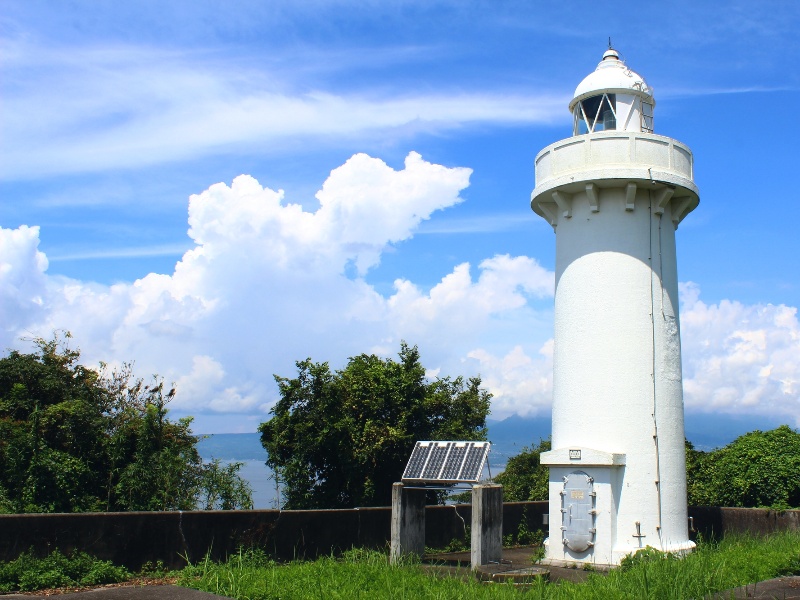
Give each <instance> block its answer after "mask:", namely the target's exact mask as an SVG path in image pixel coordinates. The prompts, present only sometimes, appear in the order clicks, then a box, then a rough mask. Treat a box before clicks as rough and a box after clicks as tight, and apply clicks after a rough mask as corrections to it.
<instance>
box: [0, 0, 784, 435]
mask: <svg viewBox="0 0 800 600" xmlns="http://www.w3.org/2000/svg"><path fill="white" fill-rule="evenodd" d="M0 15H1V16H0V43H1V44H2V59H0V60H1V61H2V62H0V68H2V73H0V101H1V102H2V105H1V106H0V128H2V129H1V130H0V131H1V132H2V134H1V137H0V227H2V230H0V234H2V237H0V251H2V252H0V267H2V268H0V317H1V318H0V343H2V345H3V346H4V347H20V348H25V347H27V346H26V342H24V341H21V340H20V338H21V337H30V336H37V335H41V336H44V337H48V336H49V335H50V334H51V332H52V331H53V330H54V329H68V330H70V331H71V332H72V334H73V336H74V338H73V339H74V343H75V345H78V346H80V348H81V349H82V351H83V353H84V357H85V358H86V359H87V360H88V361H99V360H104V361H106V362H108V363H110V364H111V365H115V364H119V363H121V362H122V361H126V360H134V361H135V362H136V369H137V372H139V373H140V374H142V375H148V374H150V373H155V372H158V373H160V374H162V375H163V376H165V377H166V378H167V379H169V380H174V381H176V382H178V384H179V385H178V397H177V398H176V400H175V401H174V403H173V412H174V413H175V414H176V415H180V414H193V415H195V417H196V419H197V420H196V423H197V426H196V430H198V431H202V432H209V431H253V430H255V426H256V425H257V423H258V422H260V421H261V420H264V419H265V418H266V415H267V412H266V411H267V410H268V408H269V406H270V404H271V403H272V402H273V401H274V400H275V395H276V389H275V386H274V384H273V382H272V377H271V376H272V374H273V373H278V374H281V375H287V376H288V375H292V373H293V363H294V361H295V360H298V359H302V358H305V357H306V356H311V357H312V358H313V359H315V360H320V361H321V360H327V361H330V362H331V364H332V365H334V366H341V365H342V364H343V362H344V360H345V359H346V357H347V356H351V355H353V354H357V353H359V352H362V351H367V352H373V351H374V352H379V353H381V354H384V355H387V356H391V355H393V354H394V353H396V352H397V350H398V349H399V344H400V340H401V339H405V340H407V341H408V342H409V343H412V344H418V345H419V347H420V350H421V352H422V358H423V362H424V363H425V364H426V366H428V367H429V369H430V370H431V374H432V375H434V374H436V373H439V374H442V375H443V374H447V375H458V374H464V375H471V374H476V373H480V374H481V375H482V376H483V378H484V382H485V383H486V384H487V386H488V387H489V388H490V389H491V390H492V391H493V392H494V394H495V403H494V406H493V411H494V416H495V417H496V418H503V417H506V416H509V415H512V414H521V415H541V414H545V413H546V412H547V411H548V410H549V394H550V387H549V386H550V383H549V373H550V370H551V369H552V362H551V357H550V354H549V352H550V350H549V348H550V343H551V342H550V339H551V337H552V270H553V267H554V248H555V240H554V235H553V232H552V230H551V228H550V227H549V226H548V225H547V224H546V223H545V222H544V221H543V220H541V219H539V218H538V217H536V216H535V215H534V214H533V213H532V211H531V210H530V208H529V198H530V192H531V190H532V188H533V186H534V173H533V159H534V157H535V155H536V153H537V152H538V151H539V150H540V149H541V148H543V147H544V146H546V145H548V144H550V143H551V142H554V141H556V140H558V139H561V138H564V137H567V136H569V135H570V133H571V118H570V115H569V112H568V110H567V104H568V102H569V99H570V98H571V96H572V92H573V91H574V89H575V86H576V85H577V84H578V83H579V82H580V81H581V79H583V77H585V76H586V75H587V74H588V73H589V72H591V71H592V70H593V69H594V68H595V66H596V64H597V62H598V61H599V59H600V57H601V55H602V53H603V51H604V50H605V48H606V45H607V40H608V38H609V36H610V37H611V39H612V42H613V45H614V46H615V48H617V49H618V50H619V51H620V53H621V55H622V57H623V58H624V59H625V61H626V63H627V64H628V65H629V66H630V67H631V68H632V69H634V70H636V71H637V72H639V73H640V74H641V75H643V76H644V77H645V79H646V80H647V82H648V84H649V85H650V86H651V87H652V88H654V91H655V92H654V93H655V97H656V101H657V106H656V111H655V130H656V133H660V134H663V135H668V136H671V137H674V138H676V139H678V140H680V141H682V142H684V143H686V144H688V145H689V146H690V147H691V148H692V150H693V151H694V154H695V175H696V183H697V185H698V186H699V188H700V199H701V203H700V206H699V207H698V209H697V210H695V211H694V212H693V213H692V214H691V215H690V216H689V217H688V218H687V219H686V220H684V221H683V223H681V227H680V229H679V231H678V233H677V243H678V261H679V262H678V265H679V279H680V281H681V282H682V290H683V306H682V336H683V345H684V376H685V390H686V406H687V411H690V412H692V411H694V412H708V411H716V412H721V413H728V414H733V415H749V414H760V415H764V414H770V415H775V416H776V417H779V418H780V419H781V420H784V421H786V422H789V423H790V424H792V425H794V426H797V425H800V366H798V365H800V360H799V359H800V326H798V320H797V308H796V307H798V306H800V282H799V277H798V276H799V275H800V267H798V262H797V256H798V254H799V253H800V252H799V250H800V248H798V246H799V245H800V243H799V242H798V236H797V234H796V231H795V230H796V228H797V223H798V222H799V221H800V219H798V217H800V206H799V204H798V200H797V192H796V190H795V186H794V185H793V184H792V182H793V175H794V174H795V173H796V172H797V170H798V162H799V161H798V151H797V145H796V142H795V141H794V140H795V137H796V136H794V135H792V132H793V131H794V122H795V120H796V119H795V118H794V116H793V108H792V107H793V106H794V105H795V104H796V94H797V91H798V88H800V70H799V69H798V68H797V64H798V63H799V62H800V43H799V42H798V39H797V33H796V32H797V29H798V26H799V25H800V4H797V3H795V2H785V1H779V2H770V1H765V2H758V3H752V2H722V3H719V2H670V3H650V4H647V3H641V2H622V3H616V4H613V5H609V6H606V7H599V6H598V5H597V3H590V2H572V3H564V2H561V3H556V2H536V3H534V2H503V3H500V2H391V1H381V2H359V3H357V2H347V1H341V2H315V1H309V2H301V3H298V2H269V3H265V2H246V1H240V2H236V3H218V2H202V1H197V0H192V1H186V2H180V1H173V2H163V1H162V2H143V1H140V2H126V3H119V2H110V1H91V2H89V1H72V2H37V1H31V0H25V1H19V2H15V1H13V0H2V10H1V11H0ZM351 157H355V158H351ZM242 174H245V175H249V176H251V177H252V178H253V179H246V180H237V181H239V185H232V182H233V181H234V179H235V178H237V177H238V176H239V175H242ZM256 181H257V182H258V183H257V184H256ZM219 183H223V184H225V186H228V187H226V188H222V187H219V186H217V187H212V186H215V184H219ZM262 188H263V189H262ZM278 190H283V193H282V196H281V195H280V194H278V193H277V192H278ZM320 190H322V191H320ZM193 195H195V196H194V198H195V199H194V200H193V204H192V205H191V207H190V205H189V198H190V197H191V196H193ZM187 220H188V223H189V224H187ZM190 225H191V231H189V227H190ZM34 227H38V229H32V228H34ZM187 251H191V253H190V254H189V255H184V253H186V252H187Z"/></svg>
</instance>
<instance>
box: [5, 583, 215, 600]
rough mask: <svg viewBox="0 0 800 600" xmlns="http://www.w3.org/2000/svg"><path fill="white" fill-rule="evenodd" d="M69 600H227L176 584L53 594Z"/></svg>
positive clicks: (23, 597) (27, 597) (24, 599)
mask: <svg viewBox="0 0 800 600" xmlns="http://www.w3.org/2000/svg"><path fill="white" fill-rule="evenodd" d="M36 596H39V594H36V593H34V594H8V595H5V596H3V595H0V598H2V600H10V599H12V598H14V599H15V600H31V598H34V597H36ZM54 596H57V597H59V598H64V600H66V599H67V598H68V599H69V600H228V599H227V598H225V597H224V596H217V595H216V594H209V593H208V592H200V591H197V590H190V589H189V588H184V587H179V586H177V585H122V586H118V587H101V588H96V589H93V590H87V591H85V592H71V593H67V594H57V595H54ZM51 597H53V596H51Z"/></svg>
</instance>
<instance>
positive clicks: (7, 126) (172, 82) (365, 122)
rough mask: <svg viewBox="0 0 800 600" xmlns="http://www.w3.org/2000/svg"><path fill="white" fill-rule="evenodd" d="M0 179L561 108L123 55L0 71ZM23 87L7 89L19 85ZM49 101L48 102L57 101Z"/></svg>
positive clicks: (16, 59) (42, 55) (103, 52)
mask: <svg viewBox="0 0 800 600" xmlns="http://www.w3.org/2000/svg"><path fill="white" fill-rule="evenodd" d="M3 68H4V71H6V72H7V73H9V74H10V75H11V77H10V78H9V81H10V83H6V85H5V90H4V110H3V111H2V114H0V131H2V139H3V142H2V146H1V147H0V165H2V166H0V178H2V179H5V180H14V179H26V178H29V177H40V176H42V175H48V174H56V173H80V172H97V171H102V170H106V169H112V168H131V167H142V166H148V165H154V164H161V163H168V162H172V161H178V160H185V159H191V158H197V157H202V156H206V155H210V154H214V153H236V152H241V151H251V150H252V149H253V148H254V147H258V148H259V149H260V151H261V152H264V153H270V152H281V153H285V152H286V151H288V150H290V149H291V144H292V142H293V141H294V142H298V141H300V143H301V145H302V144H305V143H308V142H309V141H313V142H314V143H321V144H328V145H335V144H337V143H339V142H340V141H341V140H343V139H346V140H350V141H353V140H359V139H361V138H365V139H366V138H368V137H371V138H374V136H375V135H376V134H377V133H378V132H380V133H381V136H383V137H384V138H387V137H388V138H391V137H396V138H403V137H407V136H409V135H416V134H418V133H419V132H420V131H428V132H436V131H441V130H447V129H450V128H455V127H462V126H464V125H470V124H480V123H494V124H501V125H502V124H509V125H510V124H519V123H546V122H551V121H553V120H554V119H563V114H562V113H563V98H560V97H555V96H549V95H547V94H546V93H536V94H530V95H528V94H525V93H520V92H517V93H515V94H508V93H504V92H503V91H502V90H500V91H497V90H482V89H476V90H468V91H463V90H459V91H454V92H449V91H447V90H444V91H437V92H435V93H430V92H415V91H413V90H412V91H407V90H402V91H401V90H394V89H381V90H373V91H370V90H363V89H360V90H359V91H347V92H337V91H335V90H334V91H332V90H330V89H325V88H320V87H315V86H313V85H309V83H308V82H298V81H296V80H292V79H291V78H290V77H287V76H286V69H285V68H279V69H276V70H275V71H270V69H269V68H267V67H264V68H253V67H244V66H242V64H240V63H237V62H235V61H233V60H230V59H225V58H223V57H220V56H212V55H208V54H207V53H200V54H197V53H192V52H188V51H187V52H176V51H162V50H153V49H148V48H138V47H131V46H115V47H111V48H107V47H96V48H90V49H77V50H73V49H69V50H68V51H64V52H57V51H55V50H52V49H51V50H48V51H46V52H39V51H38V50H37V49H36V48H32V49H31V51H30V52H27V53H26V52H24V51H21V50H19V49H18V48H15V49H14V50H12V51H11V52H10V55H9V56H8V57H7V58H6V59H5V62H4V65H3ZM23 72H24V77H22V76H20V77H15V76H14V75H15V74H16V75H22V74H23ZM54 90H57V93H54Z"/></svg>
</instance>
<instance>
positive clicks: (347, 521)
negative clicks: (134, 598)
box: [0, 502, 800, 569]
mask: <svg viewBox="0 0 800 600" xmlns="http://www.w3.org/2000/svg"><path fill="white" fill-rule="evenodd" d="M547 509H548V505H547V502H506V503H504V504H503V535H504V536H505V535H510V534H513V533H516V532H517V531H519V527H520V523H522V522H523V520H524V521H525V524H526V527H527V529H528V530H529V531H537V530H546V529H547V527H546V526H545V525H544V524H543V516H544V515H546V514H547V512H548V511H547ZM689 515H690V516H693V517H694V529H695V532H693V535H696V534H697V533H702V534H703V535H704V536H709V535H711V534H712V533H716V534H721V535H724V534H726V533H731V532H739V531H746V532H752V533H768V532H771V531H776V530H779V529H795V530H800V510H789V511H781V512H776V511H770V510H764V509H753V508H718V507H695V508H691V509H690V510H689ZM471 518H472V510H471V506H469V505H466V504H465V505H458V506H429V507H427V509H426V515H425V525H426V528H425V544H426V545H427V546H429V547H443V546H445V545H447V543H448V542H450V541H451V540H452V539H454V538H463V537H464V532H465V525H468V524H469V523H470V521H471ZM390 525H391V509H390V508H389V507H386V508H357V509H350V510H308V511H292V510H285V511H277V510H246V511H192V512H183V513H181V512H129V513H80V514H48V515H41V514H34V515H0V561H8V560H13V559H14V558H16V557H17V556H19V554H20V553H21V552H24V551H25V550H28V549H29V548H34V549H35V550H36V551H37V552H41V553H46V552H47V551H49V550H53V549H55V548H58V549H60V550H61V551H64V552H66V551H70V550H75V549H77V550H83V551H85V552H88V553H90V554H92V555H94V556H97V557H99V558H102V559H106V560H112V561H114V562H115V563H116V564H122V565H126V566H127V567H129V568H132V569H138V568H139V567H140V566H141V565H142V564H143V563H145V562H147V561H153V562H155V561H157V560H162V561H164V563H165V564H167V565H170V566H172V567H179V566H182V565H184V564H185V560H184V557H187V558H189V560H191V561H198V560H200V559H202V558H203V556H205V554H206V552H210V553H211V555H212V557H213V558H215V559H221V558H224V557H225V556H227V555H228V554H231V553H233V552H235V551H236V550H237V548H238V547H240V546H244V547H248V546H259V547H261V548H264V549H266V550H267V551H268V552H269V553H270V554H272V555H273V556H274V557H275V558H277V559H281V560H291V559H293V558H314V557H316V556H319V555H324V554H330V553H331V552H339V551H342V550H347V549H349V548H351V547H353V546H357V547H366V548H378V549H385V548H387V547H388V543H389V536H390Z"/></svg>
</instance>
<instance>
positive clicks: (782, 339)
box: [0, 153, 800, 432]
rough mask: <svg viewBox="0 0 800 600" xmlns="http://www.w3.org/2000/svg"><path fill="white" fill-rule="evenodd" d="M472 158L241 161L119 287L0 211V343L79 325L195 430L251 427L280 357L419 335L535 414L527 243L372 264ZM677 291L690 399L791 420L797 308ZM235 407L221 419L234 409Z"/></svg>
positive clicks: (538, 290)
mask: <svg viewBox="0 0 800 600" xmlns="http://www.w3.org/2000/svg"><path fill="white" fill-rule="evenodd" d="M470 174H471V171H470V170H469V169H464V168H446V167H443V166H440V165H435V164H431V163H429V162H426V161H425V160H423V159H422V157H421V156H419V155H418V154H416V153H411V154H409V156H408V157H407V158H406V161H405V165H404V168H402V169H400V170H395V169H392V168H391V167H389V166H387V165H386V164H385V163H384V162H383V161H381V160H378V159H376V158H371V157H369V156H366V155H364V154H357V155H355V156H353V157H352V158H350V159H349V160H348V161H347V162H346V163H345V164H343V165H342V166H340V167H338V168H336V169H334V170H333V171H332V172H331V174H330V176H329V177H328V179H327V180H326V181H325V182H324V184H323V185H322V187H321V189H320V191H319V192H318V194H317V199H318V201H319V207H318V208H317V209H316V210H313V211H310V210H306V209H304V208H303V207H301V206H300V205H298V204H293V203H291V202H289V201H287V199H286V198H284V194H283V192H282V191H280V190H273V189H270V188H269V187H265V186H263V185H262V184H261V183H259V182H258V181H256V180H255V179H253V178H252V177H249V176H244V175H243V176H240V177H237V178H236V179H235V180H234V181H233V182H232V183H231V184H230V185H227V184H223V183H219V184H215V185H213V186H211V187H210V188H208V189H207V190H205V191H203V192H202V193H200V194H197V195H194V196H192V197H191V198H190V200H189V208H188V219H189V236H190V238H191V240H192V242H193V244H194V245H193V247H192V249H190V250H189V251H188V252H186V253H185V254H184V256H183V257H182V258H181V260H180V261H178V262H177V263H176V265H175V268H174V270H173V272H172V273H170V274H157V273H150V274H147V275H145V276H144V277H142V278H140V279H138V280H136V281H134V282H133V283H118V284H115V285H111V286H106V285H100V284H96V283H91V282H86V281H77V280H72V279H67V278H64V277H58V276H51V275H48V274H47V267H48V262H47V257H46V256H45V255H44V254H43V253H42V252H40V251H39V250H38V244H39V234H40V232H39V229H38V228H36V227H25V226H22V227H19V228H17V229H2V228H0V311H2V312H1V313H0V316H2V321H1V322H2V328H0V344H1V345H2V346H3V347H10V346H20V345H21V342H19V338H20V337H30V336H32V335H33V336H35V335H39V336H44V337H48V336H49V335H51V333H52V331H53V330H55V329H66V330H70V331H71V332H72V333H73V336H74V340H75V341H76V342H77V344H78V345H79V346H80V347H81V349H82V350H83V352H84V358H85V359H86V360H87V361H89V362H96V361H99V360H104V361H106V362H109V363H111V364H119V363H120V362H121V361H125V360H134V361H135V363H136V371H137V373H139V374H140V375H142V376H144V377H149V376H150V375H151V374H153V373H159V374H161V375H162V376H164V377H165V378H166V379H167V381H168V382H171V381H175V382H176V384H177V388H178V394H177V396H176V399H175V400H174V401H173V404H172V407H173V409H174V410H175V412H176V413H178V414H193V415H195V416H197V417H198V421H197V426H196V429H197V430H198V431H201V432H203V431H205V432H208V431H214V430H216V431H221V430H249V431H253V430H254V429H255V425H256V424H257V423H258V421H259V420H263V419H264V418H265V417H266V410H267V409H268V408H269V406H270V405H271V403H272V402H274V400H275V399H276V395H277V389H276V386H275V384H274V381H273V378H272V376H273V374H276V373H277V374H280V375H283V376H292V375H293V374H294V373H295V369H294V361H295V360H299V359H303V358H305V357H311V358H312V359H313V360H317V361H329V362H330V363H331V365H332V366H333V367H334V368H337V367H340V366H342V365H343V364H344V361H345V360H346V358H347V357H348V356H353V355H356V354H359V353H361V352H377V353H379V354H383V355H394V354H395V353H396V352H397V351H398V350H399V344H400V340H406V341H407V342H409V343H411V344H417V345H419V347H420V350H421V353H422V358H423V362H424V364H425V366H426V367H427V368H428V369H429V373H430V374H432V375H433V374H441V375H452V376H455V375H465V376H471V375H476V374H479V375H481V377H482V378H483V382H484V386H485V387H486V388H488V389H489V391H491V392H492V393H493V394H494V400H493V416H494V417H495V418H502V417H506V416H509V415H512V414H520V415H541V414H545V413H546V412H547V410H548V409H549V405H550V402H551V394H552V378H551V372H552V308H551V304H552V296H553V286H554V274H553V272H552V271H549V270H548V269H546V268H544V267H542V266H541V265H540V264H539V263H538V261H537V260H535V259H534V258H531V257H527V256H510V255H496V256H493V257H489V258H486V259H484V260H482V261H481V262H479V263H478V264H477V265H471V264H469V263H462V264H458V265H455V266H454V267H453V269H452V271H451V272H450V273H448V274H446V275H445V276H444V277H442V279H441V280H440V281H439V282H437V283H436V284H435V285H433V286H432V287H431V288H430V289H425V288H423V287H421V286H420V285H418V284H416V283H414V282H413V281H411V280H409V279H404V278H401V279H398V280H397V281H395V283H394V289H393V291H391V292H390V293H388V294H381V293H379V292H378V291H377V290H376V288H375V287H373V286H372V285H371V284H370V283H369V272H370V269H371V268H373V267H375V266H376V265H377V264H379V262H380V260H381V256H382V254H383V253H384V252H385V251H386V250H387V248H389V247H391V246H392V245H393V244H396V243H397V242H400V241H402V240H406V239H409V238H410V237H412V236H413V235H415V233H416V232H417V231H418V228H419V226H420V223H421V222H423V221H425V220H426V219H429V218H430V217H431V215H432V214H433V213H434V212H436V211H438V210H443V209H446V208H447V207H450V206H453V205H455V204H457V203H459V202H461V196H460V193H461V191H462V190H463V189H465V188H466V187H467V186H468V185H469V178H470ZM681 290H682V301H683V307H682V314H681V325H682V340H683V361H684V385H685V398H686V406H687V409H689V410H720V411H724V412H740V413H747V412H759V411H770V412H771V413H775V414H781V415H785V416H786V418H787V419H789V420H791V419H794V421H795V422H796V423H800V401H799V400H800V366H798V365H800V361H798V360H797V359H798V357H799V356H800V325H798V319H797V310H796V308H793V307H787V306H772V305H763V306H762V305H752V306H748V305H743V304H741V303H739V302H735V301H727V300H726V301H722V302H720V303H719V304H711V305H708V304H705V303H704V302H702V301H701V300H700V296H699V293H700V292H699V287H698V286H696V285H694V284H685V285H682V287H681ZM226 419H227V420H226Z"/></svg>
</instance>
